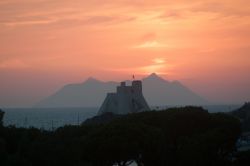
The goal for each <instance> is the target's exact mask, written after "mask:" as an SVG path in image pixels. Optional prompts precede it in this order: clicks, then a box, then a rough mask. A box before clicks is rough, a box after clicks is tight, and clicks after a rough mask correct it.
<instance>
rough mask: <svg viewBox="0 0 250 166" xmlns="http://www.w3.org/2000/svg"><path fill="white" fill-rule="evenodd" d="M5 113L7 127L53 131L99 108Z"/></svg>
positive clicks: (214, 109) (216, 108)
mask: <svg viewBox="0 0 250 166" xmlns="http://www.w3.org/2000/svg"><path fill="white" fill-rule="evenodd" d="M168 107H169V106H168ZM239 107H240V106H239V105H216V106H204V108H205V109H207V110H208V111H209V112H228V111H231V110H234V109H236V108H239ZM3 111H4V112H5V116H4V125H5V126H8V125H15V126H16V127H36V128H42V129H46V130H51V129H55V128H58V127H60V126H64V125H67V124H71V125H77V124H80V123H81V122H83V121H85V120H86V119H87V118H90V117H93V116H95V115H96V114H97V111H98V108H8V109H3Z"/></svg>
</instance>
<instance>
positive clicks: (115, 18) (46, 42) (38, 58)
mask: <svg viewBox="0 0 250 166" xmlns="http://www.w3.org/2000/svg"><path fill="white" fill-rule="evenodd" d="M249 52H250V1H249V0H237V1H236V0H220V1H218V0H199V1H195V0H193V1H190V0H180V1H168V0H133V1H132V0H89V1H84V0H72V1H69V0H1V1H0V90H1V91H2V92H3V93H2V95H0V106H1V105H3V106H9V105H15V106H29V105H32V104H33V103H34V102H37V101H39V100H40V99H41V98H43V97H44V96H46V95H49V94H51V93H53V92H54V91H56V90H57V89H58V88H60V87H61V86H63V85H64V84H66V83H72V82H81V81H83V80H84V79H86V78H87V77H89V76H93V77H96V78H99V79H101V80H116V81H120V80H124V79H130V78H131V75H132V74H135V75H136V76H137V78H142V77H144V76H146V75H147V74H150V73H152V72H156V73H158V74H161V75H162V76H163V77H164V78H166V79H169V80H180V81H181V82H183V83H184V84H185V85H187V86H188V87H190V88H191V89H192V90H194V91H195V92H197V93H198V94H200V95H202V96H204V97H206V98H208V99H209V100H212V101H221V102H234V103H238V102H243V101H246V100H250V87H249V85H250V77H249V74H248V73H249V71H250V55H249ZM3 94H4V95H3ZM24 94H25V95H26V98H23V97H22V96H23V95H24Z"/></svg>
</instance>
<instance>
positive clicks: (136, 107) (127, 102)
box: [98, 80, 150, 115]
mask: <svg viewBox="0 0 250 166" xmlns="http://www.w3.org/2000/svg"><path fill="white" fill-rule="evenodd" d="M148 110H150V108H149V106H148V104H147V102H146V100H145V99H144V97H143V94H142V82H141V81H139V80H135V81H132V85H131V86H126V83H125V82H121V85H120V86H118V87H117V92H116V93H108V94H107V97H106V99H105V100H104V102H103V104H102V106H101V108H100V109H99V112H98V114H99V115H100V114H103V113H106V112H112V113H114V114H128V113H136V112H142V111H148Z"/></svg>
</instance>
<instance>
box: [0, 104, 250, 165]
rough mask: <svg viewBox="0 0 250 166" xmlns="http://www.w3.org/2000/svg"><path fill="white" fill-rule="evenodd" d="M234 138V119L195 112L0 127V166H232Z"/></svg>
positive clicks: (175, 110)
mask: <svg viewBox="0 0 250 166" xmlns="http://www.w3.org/2000/svg"><path fill="white" fill-rule="evenodd" d="M109 116H112V115H109ZM98 118H99V119H98ZM98 118H94V119H95V120H94V121H95V122H98V121H99V120H100V119H102V118H100V117H98ZM96 119H98V120H96ZM94 121H92V122H94ZM89 122H90V121H89ZM103 122H104V121H103ZM239 135H240V123H239V121H238V120H237V119H236V118H234V117H232V116H229V115H226V114H222V113H217V114H209V113H208V112H207V111H206V110H203V109H202V108H200V107H184V108H173V109H168V110H164V111H157V112H156V111H151V112H143V113H137V114H129V115H125V116H119V117H115V116H113V119H110V117H109V118H108V120H105V122H104V123H99V122H98V123H91V124H90V123H89V124H82V125H81V126H64V127H61V128H59V129H57V130H55V131H43V130H39V129H35V128H30V129H24V128H15V127H13V126H12V127H3V126H1V125H0V165H1V166H2V165H3V166H10V165H18V166H22V165H25V166H27V165H36V166H44V165H46V166H68V165H72V166H80V165H81V166H113V165H114V164H117V165H119V166H127V165H129V163H131V161H134V162H136V163H137V164H138V165H139V166H142V165H144V166H156V165H157V166H166V165H171V166H182V165H183V166H186V165H195V166H211V165H214V166H215V165H218V166H219V165H220V166H224V165H225V166H226V165H236V163H240V162H235V161H238V159H237V158H236V160H234V162H233V161H232V160H231V159H232V154H233V152H234V150H235V143H236V140H237V138H238V137H239ZM244 161H245V160H244Z"/></svg>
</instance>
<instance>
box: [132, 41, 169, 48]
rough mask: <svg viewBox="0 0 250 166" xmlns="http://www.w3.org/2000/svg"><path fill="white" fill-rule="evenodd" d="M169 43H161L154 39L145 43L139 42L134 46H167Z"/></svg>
mask: <svg viewBox="0 0 250 166" xmlns="http://www.w3.org/2000/svg"><path fill="white" fill-rule="evenodd" d="M166 47H168V45H166V44H162V43H159V42H158V41H156V40H153V41H146V42H144V43H141V44H138V45H136V46H134V47H133V48H149V49H150V48H166Z"/></svg>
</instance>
